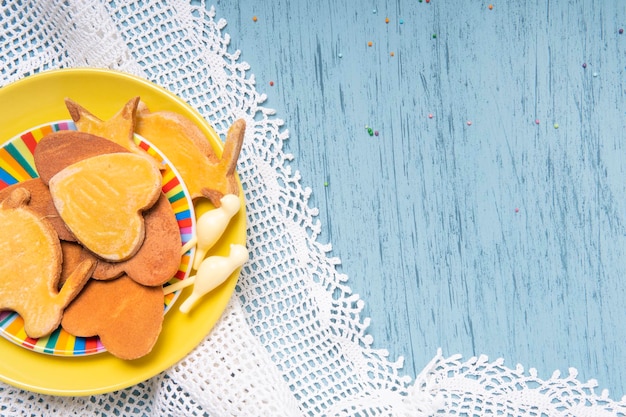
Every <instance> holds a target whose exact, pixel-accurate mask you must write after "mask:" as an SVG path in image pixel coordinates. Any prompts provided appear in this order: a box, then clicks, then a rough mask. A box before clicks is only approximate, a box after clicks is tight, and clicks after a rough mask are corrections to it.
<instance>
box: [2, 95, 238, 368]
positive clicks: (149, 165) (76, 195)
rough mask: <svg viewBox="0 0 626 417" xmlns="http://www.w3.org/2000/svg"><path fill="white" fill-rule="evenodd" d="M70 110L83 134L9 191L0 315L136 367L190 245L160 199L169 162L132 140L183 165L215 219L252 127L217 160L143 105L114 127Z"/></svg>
mask: <svg viewBox="0 0 626 417" xmlns="http://www.w3.org/2000/svg"><path fill="white" fill-rule="evenodd" d="M66 106H67V108H68V110H69V114H70V115H71V117H72V119H73V120H74V122H75V124H76V127H77V131H72V130H68V131H58V132H54V133H50V134H48V135H46V136H45V137H43V138H42V139H41V140H40V141H39V143H38V144H37V147H36V148H35V151H34V161H35V167H36V170H37V172H38V174H39V177H38V178H34V179H31V180H28V181H24V182H21V183H18V184H14V185H12V186H9V187H7V188H5V189H3V190H0V224H1V225H2V227H3V229H4V232H3V234H2V237H0V259H2V262H1V263H0V310H13V311H15V312H17V313H18V314H19V315H20V316H21V317H22V318H23V320H24V330H25V332H26V333H27V335H28V336H29V337H32V338H40V337H43V336H46V335H48V334H50V333H51V332H53V331H54V330H55V329H57V328H58V327H59V326H62V327H63V329H64V330H65V331H67V332H68V333H70V334H72V335H74V336H79V337H91V336H99V338H100V340H101V342H102V344H103V345H104V347H105V348H106V349H107V350H108V351H109V352H110V353H111V354H113V355H115V356H117V357H119V358H121V359H136V358H139V357H142V356H145V355H146V354H148V353H149V352H150V351H151V350H152V348H153V347H154V345H155V343H156V341H157V339H158V337H159V334H160V332H161V328H162V323H163V320H164V314H163V310H164V309H163V301H164V298H163V294H164V293H163V285H164V284H165V283H167V282H168V281H169V280H170V279H171V278H172V277H173V276H174V275H175V274H176V272H177V270H178V267H179V265H180V262H181V246H182V242H181V236H180V230H179V228H178V223H177V219H176V216H175V214H174V211H173V209H172V207H171V205H170V204H169V202H168V200H167V197H166V196H165V194H164V193H163V192H162V190H161V185H162V177H161V172H160V170H161V168H162V166H161V164H162V162H161V161H157V160H156V159H154V158H152V157H151V156H150V155H149V154H148V153H146V152H144V151H143V150H142V149H140V148H139V147H138V146H137V145H136V144H135V141H134V136H135V134H139V135H141V136H142V137H144V138H146V139H147V140H148V141H149V142H150V143H151V144H153V145H154V146H155V147H156V148H157V149H158V150H159V151H160V152H161V153H162V154H163V155H164V156H165V157H166V158H167V159H168V161H169V162H170V163H172V164H173V165H174V167H175V168H176V169H177V171H178V173H179V174H180V177H181V178H182V180H183V182H185V185H186V186H187V189H188V191H189V193H190V195H191V197H192V198H193V199H198V198H207V199H209V200H210V201H211V202H212V203H213V205H214V206H215V207H216V208H217V207H219V206H220V204H221V199H222V198H223V197H224V196H225V195H228V194H233V195H238V193H239V186H238V183H237V181H236V178H235V166H236V162H237V158H238V155H239V151H240V149H241V145H242V141H243V133H244V129H245V123H244V122H243V121H242V120H238V121H236V122H235V123H234V124H233V126H232V127H231V129H230V130H229V132H228V136H227V140H226V144H225V148H224V151H223V153H222V155H221V157H218V156H217V155H216V154H215V152H214V150H213V148H212V147H211V146H210V144H209V142H208V141H207V139H206V137H205V136H204V135H203V134H202V132H201V131H200V129H198V128H197V127H196V126H195V125H194V124H193V123H192V122H191V121H190V120H188V119H186V118H184V117H183V116H181V115H178V114H175V113H172V112H167V111H158V112H151V111H150V110H149V109H148V108H147V106H146V105H145V104H144V103H142V102H141V101H140V98H139V97H134V98H132V99H131V100H130V101H128V102H127V103H126V104H125V105H124V106H123V107H122V108H121V109H120V110H119V112H117V113H116V114H115V115H114V116H113V117H112V118H111V119H109V120H106V121H104V120H101V119H99V118H98V117H96V116H95V115H93V114H91V113H90V112H89V111H88V110H86V109H85V108H83V107H82V106H81V105H80V104H78V103H76V102H74V101H72V100H69V99H68V100H66ZM15 271H20V273H19V274H16V273H15Z"/></svg>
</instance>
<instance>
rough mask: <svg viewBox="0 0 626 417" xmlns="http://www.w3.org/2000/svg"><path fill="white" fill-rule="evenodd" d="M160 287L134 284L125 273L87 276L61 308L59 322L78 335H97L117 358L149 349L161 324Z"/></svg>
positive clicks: (68, 330)
mask: <svg viewBox="0 0 626 417" xmlns="http://www.w3.org/2000/svg"><path fill="white" fill-rule="evenodd" d="M163 310H164V308H163V289H162V288H161V287H146V286H143V285H141V284H137V283H136V282H135V281H133V280H132V279H130V278H129V277H128V276H125V275H123V276H121V277H120V278H117V279H114V280H110V281H94V280H90V281H89V283H88V284H87V285H85V288H84V289H83V291H82V292H81V293H80V295H79V296H78V297H76V299H75V300H74V302H72V303H71V304H70V305H69V307H68V308H67V309H66V310H65V314H64V315H63V320H62V322H61V325H62V326H63V328H64V329H65V330H66V331H67V332H68V333H70V334H73V335H75V336H80V337H90V336H99V337H100V341H101V342H102V344H103V345H104V347H105V348H106V349H107V350H108V351H109V352H110V353H111V354H112V355H114V356H116V357H118V358H120V359H127V360H129V359H137V358H140V357H142V356H144V355H147V354H148V353H150V352H151V351H152V348H153V347H154V345H155V343H156V341H157V339H158V337H159V334H160V332H161V328H162V325H163Z"/></svg>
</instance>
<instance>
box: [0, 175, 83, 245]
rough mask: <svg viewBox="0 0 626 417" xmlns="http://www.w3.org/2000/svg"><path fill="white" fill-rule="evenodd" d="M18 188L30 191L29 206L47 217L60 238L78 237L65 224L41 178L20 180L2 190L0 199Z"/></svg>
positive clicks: (70, 238) (74, 239) (71, 240)
mask: <svg viewBox="0 0 626 417" xmlns="http://www.w3.org/2000/svg"><path fill="white" fill-rule="evenodd" d="M16 188H24V189H26V190H28V192H29V193H30V203H29V204H28V207H29V209H30V210H32V211H33V212H35V213H37V215H38V216H40V217H45V218H46V219H47V220H48V222H50V224H51V225H52V227H53V228H54V230H55V231H56V232H57V235H58V236H59V239H61V240H67V241H70V242H75V241H76V238H75V237H74V235H73V234H72V232H70V231H69V230H68V228H67V227H66V226H65V222H63V219H61V216H59V212H58V211H57V209H56V207H54V203H53V202H52V196H51V195H50V190H48V186H47V185H46V184H44V182H43V181H42V180H41V178H33V179H30V180H26V181H24V182H20V183H18V184H13V185H10V186H8V187H6V188H4V189H2V190H0V201H2V200H4V199H5V198H7V197H8V196H9V194H11V192H13V190H15V189H16Z"/></svg>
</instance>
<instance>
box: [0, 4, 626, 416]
mask: <svg viewBox="0 0 626 417" xmlns="http://www.w3.org/2000/svg"><path fill="white" fill-rule="evenodd" d="M214 17H215V13H214V10H213V8H208V7H206V6H205V5H204V4H197V3H195V2H194V3H193V4H192V3H189V2H186V1H169V2H151V1H133V2H125V1H120V0H115V1H113V0H111V1H96V0H83V1H79V0H66V1H52V0H48V1H34V0H33V1H30V2H27V1H26V2H21V1H19V2H12V1H11V2H9V1H6V2H5V1H3V2H2V9H1V11H0V27H1V28H2V31H1V33H0V86H2V85H6V84H8V83H10V82H12V81H15V80H18V79H20V78H22V77H25V76H28V75H29V74H33V73H35V72H39V71H44V70H47V69H53V68H59V67H81V66H82V67H84V66H90V67H104V68H112V69H117V70H121V71H125V72H129V73H132V74H135V75H139V76H141V77H144V78H147V79H149V80H151V81H153V82H155V83H157V84H159V85H161V86H163V87H165V88H167V89H169V90H170V91H172V92H174V93H176V94H178V95H179V96H181V97H183V98H184V99H185V100H186V101H187V102H188V103H190V104H191V105H192V106H194V107H195V108H196V109H198V110H199V111H200V112H201V113H202V114H203V115H204V117H205V118H206V119H207V120H208V121H209V122H210V123H211V124H212V125H213V126H214V127H215V129H216V130H217V132H218V133H219V134H220V135H221V136H222V137H225V133H226V130H227V128H228V126H230V124H231V123H232V122H233V121H234V120H235V119H236V118H244V119H246V121H247V123H248V133H247V136H246V141H245V144H244V148H243V150H242V153H241V156H240V160H239V165H238V171H239V173H240V176H241V178H242V182H243V186H244V190H245V194H246V202H247V213H248V248H249V250H250V252H251V259H250V261H249V262H248V263H247V264H246V266H245V267H244V269H243V270H242V273H241V277H240V281H239V284H238V287H237V289H236V293H235V295H234V297H233V299H232V300H231V302H230V304H229V305H228V307H227V309H226V311H225V312H224V315H223V317H222V319H221V320H220V321H219V322H218V324H217V325H216V327H215V328H214V329H213V331H212V332H211V333H210V334H209V335H208V336H207V338H206V339H205V340H204V341H203V342H202V343H201V344H200V345H199V346H198V347H197V348H196V349H195V350H194V351H193V352H191V353H190V354H189V355H188V356H187V357H186V358H185V359H183V360H182V361H181V362H180V363H178V364H177V365H175V366H174V367H172V368H171V369H169V370H167V371H166V372H164V373H162V374H160V375H157V376H155V377H153V378H152V379H150V380H148V381H146V382H144V383H141V384H138V385H136V386H133V387H130V388H128V389H124V390H121V391H118V392H114V393H110V394H105V395H98V396H92V397H53V396H46V395H39V394H34V393H31V392H26V391H21V390H19V389H16V388H13V387H11V386H8V385H5V384H0V413H1V414H2V415H3V416H21V415H63V416H65V415H81V416H83V415H91V414H97V415H107V416H119V415H130V414H132V415H146V416H173V415H176V416H179V415H194V416H207V415H208V416H322V415H324V416H326V415H328V416H359V415H360V416H424V415H455V416H474V415H476V416H482V415H502V416H550V417H553V416H609V415H610V416H624V415H626V399H622V400H621V401H619V402H618V401H614V400H611V399H609V398H608V394H607V393H606V392H602V393H597V392H596V391H595V389H596V383H595V382H594V381H590V382H587V383H582V382H580V381H578V380H577V379H576V372H575V370H573V369H572V370H570V373H569V375H567V376H561V375H559V374H554V375H553V376H552V377H551V378H550V379H548V380H541V379H539V378H538V377H537V375H536V372H535V371H534V370H532V369H531V370H528V371H525V370H524V369H523V368H522V367H521V366H517V367H516V368H514V369H511V368H508V367H506V366H504V365H503V362H502V361H501V360H496V361H492V362H490V361H488V360H487V359H486V358H484V357H479V358H471V359H469V360H466V361H462V360H461V359H460V358H459V357H457V356H453V357H450V358H444V357H443V356H442V354H441V352H437V354H436V355H435V357H434V359H433V360H432V362H431V363H430V364H429V365H428V366H427V367H426V368H425V369H424V370H423V371H422V372H421V374H420V375H418V377H417V378H416V380H415V381H411V380H410V378H408V377H405V376H402V373H401V367H402V360H398V361H396V362H392V361H390V360H389V359H388V355H387V352H385V351H382V350H374V349H372V347H371V346H372V340H371V337H370V336H368V335H366V334H365V330H366V328H367V326H368V323H369V320H368V319H367V318H363V317H361V314H360V313H361V310H362V308H363V305H364V302H363V300H360V299H359V297H358V296H355V295H352V294H351V292H350V289H349V287H348V285H347V283H346V281H347V277H346V276H345V275H342V274H340V273H338V272H337V270H336V266H337V264H338V263H339V260H338V259H335V258H331V257H329V256H327V253H328V252H329V250H330V246H328V245H323V244H321V243H320V242H318V241H317V237H318V234H319V232H320V224H319V222H318V221H317V220H316V215H317V210H316V209H314V208H311V207H309V205H308V199H309V194H310V191H309V190H308V189H306V188H303V186H302V184H301V182H300V176H299V174H298V172H293V171H292V169H291V166H290V160H291V156H290V155H288V154H286V153H284V151H283V150H282V144H283V141H284V140H285V139H286V138H287V136H288V132H287V130H285V129H283V128H282V125H283V122H282V121H281V120H279V119H277V118H275V117H274V112H273V111H272V110H270V109H267V108H264V107H263V106H262V103H263V102H264V100H265V96H264V95H261V94H259V93H257V92H256V90H255V82H254V76H253V75H252V74H250V73H249V72H248V71H249V66H248V65H247V64H246V63H244V62H240V61H239V52H238V51H237V52H230V51H229V50H228V44H229V39H230V38H229V35H228V34H227V33H225V32H224V27H225V25H226V22H225V21H224V20H218V21H215V19H214Z"/></svg>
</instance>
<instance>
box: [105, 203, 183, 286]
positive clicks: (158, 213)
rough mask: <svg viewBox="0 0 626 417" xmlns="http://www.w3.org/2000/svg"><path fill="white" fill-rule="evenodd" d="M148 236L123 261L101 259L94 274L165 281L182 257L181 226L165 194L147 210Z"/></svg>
mask: <svg viewBox="0 0 626 417" xmlns="http://www.w3.org/2000/svg"><path fill="white" fill-rule="evenodd" d="M144 221H145V239H144V242H143V244H142V245H141V247H140V248H139V250H138V251H137V253H136V254H135V255H134V256H133V257H131V258H130V259H128V260H126V261H122V262H98V266H97V267H96V269H95V271H94V273H93V278H94V279H111V278H116V277H118V276H120V275H122V274H126V275H128V276H129V277H131V278H132V279H133V280H134V281H135V282H137V283H139V284H143V285H148V286H153V285H163V284H165V283H166V282H167V281H169V280H170V279H171V278H172V277H173V276H174V275H175V274H176V272H178V267H179V266H180V259H181V254H180V252H181V246H182V242H181V240H180V229H179V228H178V222H177V221H176V215H175V214H174V210H173V209H172V206H171V205H170V203H169V201H168V200H167V197H166V196H165V194H163V193H161V197H160V198H159V200H158V201H157V203H156V204H155V205H154V206H153V207H152V208H150V209H149V210H148V211H146V212H145V213H144Z"/></svg>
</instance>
